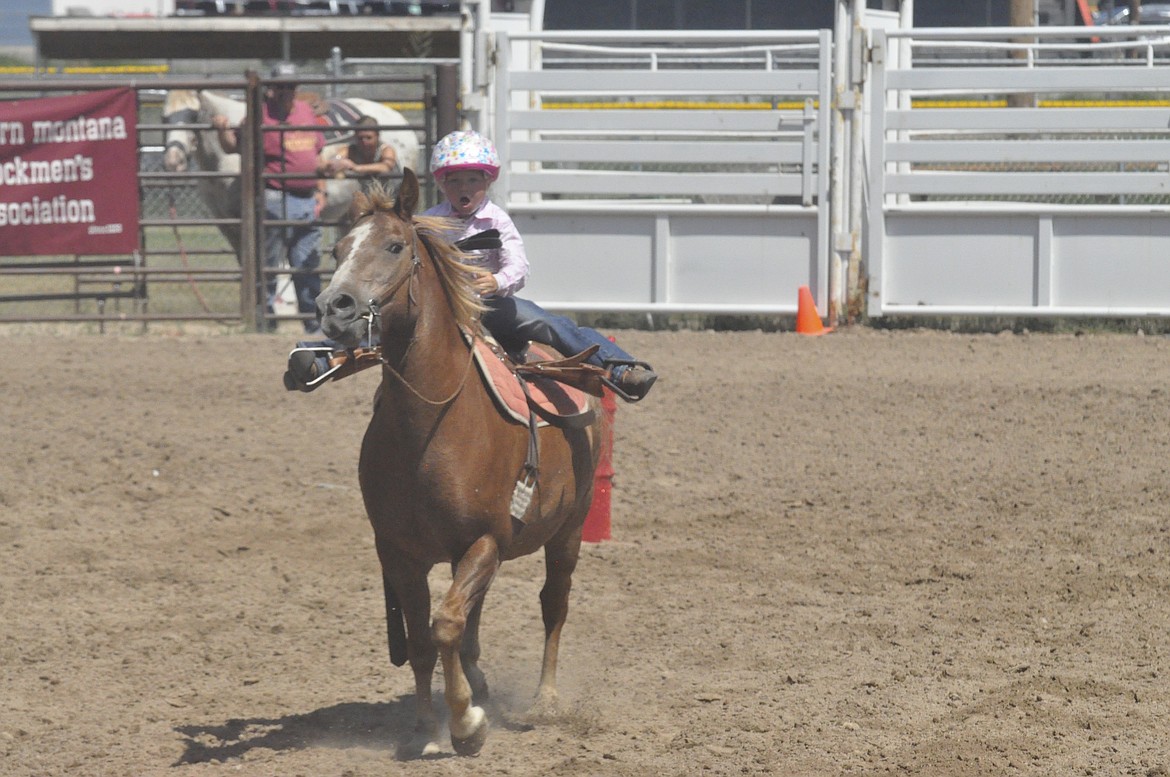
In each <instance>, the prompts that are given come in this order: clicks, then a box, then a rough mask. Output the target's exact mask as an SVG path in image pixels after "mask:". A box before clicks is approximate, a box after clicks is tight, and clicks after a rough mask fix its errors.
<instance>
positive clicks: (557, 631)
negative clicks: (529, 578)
mask: <svg viewBox="0 0 1170 777" xmlns="http://www.w3.org/2000/svg"><path fill="white" fill-rule="evenodd" d="M580 552H581V527H580V526H579V525H576V526H574V525H572V524H566V525H565V526H563V527H561V530H560V531H559V532H557V533H556V535H554V536H553V538H552V539H551V540H549V541H548V543H547V544H545V546H544V587H543V588H541V589H540V614H541V617H542V619H543V620H544V660H543V661H542V662H541V665H540V685H539V686H538V687H537V689H536V702H535V703H534V704H533V707H532V710H531V711H530V714H532V715H536V716H540V715H547V714H551V713H553V712H555V710H556V704H557V656H558V654H559V652H560V646H561V630H562V629H563V628H564V626H565V619H566V618H567V617H568V615H569V589H571V588H572V586H573V571H574V570H575V569H576V568H577V557H578V555H579V554H580Z"/></svg>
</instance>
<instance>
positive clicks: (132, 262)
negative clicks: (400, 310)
mask: <svg viewBox="0 0 1170 777" xmlns="http://www.w3.org/2000/svg"><path fill="white" fill-rule="evenodd" d="M438 70H439V67H438V66H435V67H432V68H430V69H429V71H428V70H426V69H423V70H422V71H421V72H419V73H418V74H417V75H409V76H404V75H401V74H386V75H376V76H375V75H352V76H335V77H320V76H305V77H303V78H301V79H300V82H301V86H302V89H305V90H316V91H320V92H321V93H322V94H324V93H325V92H328V93H329V94H330V95H332V96H337V97H345V96H347V95H349V94H360V95H361V96H365V97H369V98H370V99H375V100H379V101H383V102H386V103H390V104H398V103H406V104H407V105H408V107H407V108H404V110H403V111H402V112H403V113H404V115H405V116H406V118H407V121H408V122H410V123H409V124H408V125H407V126H406V127H405V129H408V130H413V131H414V132H416V133H417V134H418V136H419V139H420V144H419V145H420V147H421V148H423V149H428V150H429V148H430V146H431V145H432V144H433V143H434V140H435V138H436V136H437V134H438V133H439V132H440V131H445V130H446V129H447V127H442V128H440V127H439V126H438V117H439V114H440V113H443V114H444V115H445V116H448V117H449V116H452V115H453V114H454V105H455V101H456V93H455V92H456V90H455V86H454V77H453V75H454V74H453V72H451V73H448V74H446V75H443V76H441V75H440V73H439V72H438ZM452 71H453V68H452ZM122 87H129V88H132V89H134V90H136V91H137V93H138V97H139V120H138V127H137V129H138V143H139V159H140V168H139V172H138V183H139V188H138V191H137V192H111V193H110V196H119V197H131V196H135V197H138V198H139V202H140V206H141V207H140V210H141V219H140V226H139V231H140V235H139V246H140V248H139V250H138V251H136V252H134V253H133V254H132V255H130V256H124V257H123V256H102V257H94V256H76V257H35V258H29V257H3V258H0V322H24V321H68V322H98V323H100V324H105V323H106V322H110V321H135V322H143V323H146V322H157V321H214V322H222V323H239V322H243V323H244V324H245V325H247V326H248V327H250V328H253V327H255V328H262V327H263V326H264V325H265V324H266V322H272V321H276V320H280V319H281V318H286V319H293V318H301V316H299V315H298V316H274V315H273V314H272V313H271V312H269V311H267V310H266V309H265V305H264V304H263V301H264V299H265V293H264V286H265V281H266V280H267V279H268V278H270V277H271V276H273V275H276V274H278V273H280V272H281V270H280V268H268V267H265V266H264V261H263V250H262V245H263V242H262V239H261V235H262V234H263V231H264V228H265V225H264V220H263V219H264V216H263V212H264V210H263V199H262V196H257V195H258V194H259V195H262V194H263V191H262V189H263V180H264V176H263V174H262V171H261V166H260V165H257V164H255V160H256V158H257V157H256V154H257V150H258V148H259V143H258V140H259V137H260V130H259V126H258V121H259V119H258V116H259V110H258V106H259V104H260V100H261V94H262V91H263V88H264V83H263V80H262V79H260V78H259V77H257V76H252V77H250V78H248V79H241V78H234V79H218V80H215V79H201V80H183V79H167V80H156V79H150V80H149V81H147V82H145V83H143V82H142V81H141V80H138V81H135V80H126V79H124V78H121V79H105V78H102V79H76V78H72V79H53V78H48V77H44V76H41V77H39V78H38V79H37V80H36V81H35V82H33V81H31V80H21V81H9V82H5V83H2V84H0V99H5V100H16V99H29V98H33V97H37V96H41V95H43V94H45V93H66V92H83V91H91V90H101V89H112V88H122ZM168 89H196V90H197V89H210V90H216V91H221V92H225V93H229V94H232V95H234V96H236V97H239V98H241V99H242V100H243V101H245V102H246V103H247V104H249V105H252V106H254V110H253V111H252V116H253V118H254V121H253V122H251V123H247V124H246V126H245V127H244V131H243V132H242V133H241V149H240V151H241V153H240V158H241V161H242V165H241V167H242V170H241V171H240V172H230V173H221V172H216V171H207V170H191V171H186V172H181V173H178V172H167V171H165V170H163V169H162V167H161V151H162V149H163V146H164V144H165V140H164V138H165V133H166V132H167V131H168V130H172V129H176V128H186V129H191V130H195V131H202V130H207V129H209V128H210V125H209V124H206V123H202V124H200V123H186V124H166V123H163V121H162V117H161V102H162V97H161V95H162V94H163V93H165V91H166V90H168ZM440 91H443V94H442V95H440ZM443 105H445V106H446V110H445V111H442V112H441V111H439V106H443ZM448 122H450V119H448ZM421 162H422V160H421V159H420V160H403V163H404V164H407V165H409V166H412V167H417V166H418V165H419V164H420V163H421ZM223 177H238V178H239V190H240V202H241V203H242V205H243V207H242V208H241V209H240V210H239V215H238V216H231V217H226V218H222V217H221V218H217V217H215V216H214V215H212V213H211V211H210V209H209V208H208V205H207V203H206V202H204V201H201V199H200V197H199V196H198V195H197V194H196V187H197V185H198V183H199V182H200V181H201V180H205V179H208V178H223ZM249 204H250V207H249ZM318 223H320V224H322V226H325V227H329V226H332V224H331V223H329V222H318ZM216 228H228V229H233V230H238V232H239V234H240V239H239V251H238V254H237V252H236V251H235V250H233V249H232V248H231V247H230V246H229V245H228V244H227V242H226V241H225V240H223V239H222V238H221V237H220V236H219V235H218V232H217V229H216ZM326 248H327V246H326ZM323 253H324V254H327V253H328V252H327V251H324V252H323ZM330 270H331V268H329V267H323V268H321V270H320V271H319V272H320V273H321V274H326V275H327V274H328V273H329V272H330ZM284 272H287V270H284Z"/></svg>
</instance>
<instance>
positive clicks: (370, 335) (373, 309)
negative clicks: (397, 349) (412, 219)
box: [362, 226, 475, 407]
mask: <svg viewBox="0 0 1170 777" xmlns="http://www.w3.org/2000/svg"><path fill="white" fill-rule="evenodd" d="M411 234H412V236H413V237H414V244H413V245H412V246H411V251H412V256H411V263H410V270H409V271H408V272H406V273H405V274H403V276H402V277H401V278H399V279H398V280H397V281H395V283H394V285H392V286H391V287H390V289H389V290H388V291H386V292H385V293H383V294H382V295H381V296H380V297H375V298H373V299H371V300H370V301H369V303H367V305H368V307H367V312H366V314H365V315H364V316H362V318H364V319H365V320H366V327H367V334H366V337H367V342H369V343H371V344H372V343H373V342H374V330H375V323H374V322H375V321H379V320H381V318H382V308H384V307H386V306H387V305H389V304H390V302H391V300H392V299H393V297H394V295H395V294H397V293H398V290H399V289H401V288H402V286H403V284H405V283H407V282H408V281H409V282H413V281H414V279H415V278H416V277H417V275H418V271H419V268H421V267H422V261H421V260H420V259H419V255H418V243H419V238H418V232H417V231H416V229H415V228H414V227H413V226H412V227H411ZM422 242H423V245H427V243H426V240H423V241H422ZM427 249H428V250H430V246H427ZM407 296H408V298H409V299H410V300H411V301H413V300H414V294H413V293H412V291H411V287H409V286H408V287H407ZM413 347H414V340H411V342H410V345H408V346H407V348H406V353H405V354H403V356H402V362H403V363H404V364H405V362H406V357H407V356H408V355H409V354H410V349H411V348H413ZM376 349H377V350H376V353H377V355H378V361H380V362H382V364H383V365H384V366H385V367H386V370H387V371H388V372H389V373H390V374H391V375H393V376H394V377H395V378H396V379H397V380H398V382H399V383H401V384H402V385H403V386H405V387H406V388H407V390H409V391H410V393H411V394H414V396H415V397H417V398H418V399H419V400H421V401H422V402H424V403H426V404H428V405H432V406H435V407H440V406H442V405H446V404H450V403H451V402H453V401H455V398H456V397H458V396H459V395H460V394H461V393H462V392H463V388H464V386H466V385H467V376H468V375H470V374H471V363H472V361H474V359H475V348H472V347H469V348H468V349H467V364H466V365H464V367H463V377H461V378H460V379H459V385H457V386H456V387H455V391H453V392H452V393H451V395H450V396H448V397H446V398H445V399H428V398H427V397H424V396H423V395H422V394H421V393H419V391H418V389H416V388H415V387H414V386H412V385H410V381H408V380H407V379H406V378H405V377H404V376H403V375H402V373H401V372H400V371H399V369H400V368H399V369H396V368H395V367H394V365H392V364H391V363H390V362H389V361H387V360H386V357H385V356H384V355H383V353H382V348H381V346H376Z"/></svg>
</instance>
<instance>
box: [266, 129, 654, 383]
mask: <svg viewBox="0 0 1170 777" xmlns="http://www.w3.org/2000/svg"><path fill="white" fill-rule="evenodd" d="M430 168H431V174H432V175H434V177H435V182H436V183H437V184H438V186H439V189H440V190H441V191H442V192H443V196H444V201H443V202H441V203H439V204H438V205H436V206H435V207H433V208H431V209H429V210H427V211H426V212H425V213H424V214H423V215H426V216H444V217H447V218H450V219H452V220H453V221H454V223H455V224H456V225H457V229H458V232H457V234H455V235H453V240H459V239H462V238H466V237H469V236H471V235H475V234H478V233H480V232H484V231H486V230H489V229H495V230H498V231H499V234H500V240H501V246H500V247H499V248H493V249H488V250H486V251H481V252H475V253H473V255H472V258H471V259H470V260H469V261H468V263H469V264H472V265H474V266H477V267H479V268H481V269H480V270H479V272H478V273H477V274H476V278H475V286H476V288H477V290H478V291H479V293H480V295H481V297H482V301H483V303H484V304H485V305H486V306H487V310H486V311H485V312H484V314H483V316H482V318H481V323H482V324H483V326H484V328H485V329H487V330H488V332H489V333H490V334H491V335H492V337H494V338H495V339H496V340H497V341H498V342H499V343H500V345H502V346H503V347H504V348H505V349H506V350H508V351H509V352H511V353H519V352H521V351H523V350H524V348H525V346H526V345H527V343H528V342H529V341H533V342H539V343H545V344H547V345H551V346H552V347H553V348H556V349H557V350H558V351H560V352H561V353H562V354H564V355H566V356H571V355H574V354H577V353H580V352H582V351H584V350H586V349H588V348H590V347H592V346H594V345H596V346H598V349H597V351H596V353H594V354H593V355H592V356H590V357H589V359H588V360H587V361H588V362H589V363H591V364H594V365H596V366H598V367H603V368H608V369H609V371H610V372H609V378H610V380H611V381H612V382H613V383H614V385H616V386H617V387H618V388H619V389H620V390H621V392H622V393H623V394H624V395H625V398H628V399H630V400H631V401H637V400H640V399H642V398H643V397H645V396H646V394H647V393H648V392H649V391H650V388H651V387H652V386H653V385H654V382H655V381H656V380H657V379H658V375H657V374H656V373H655V372H654V371H653V370H650V369H648V368H647V367H645V366H642V365H641V364H639V363H637V360H636V359H634V357H632V356H631V355H630V354H628V353H626V351H624V350H622V349H621V348H619V347H618V346H617V345H615V344H614V343H613V342H612V341H611V340H610V339H609V338H607V337H605V336H604V335H602V334H601V333H600V332H598V331H597V330H595V329H590V328H588V327H579V326H577V325H576V324H575V323H574V322H573V321H572V320H570V319H568V318H566V317H564V316H558V315H554V314H552V313H549V312H548V311H546V310H545V309H544V308H542V307H540V306H539V305H537V304H536V303H535V302H532V301H531V300H528V299H523V298H521V297H517V296H515V294H516V292H517V291H519V290H520V289H521V288H523V286H524V283H525V282H526V281H527V280H528V258H527V255H526V254H525V252H524V242H523V241H522V240H521V238H520V233H519V232H518V231H517V230H516V225H515V224H514V223H513V221H512V218H511V217H510V216H509V215H508V214H507V213H506V212H505V211H504V209H503V208H501V207H499V206H498V205H496V204H495V203H493V202H492V201H491V200H490V199H489V198H488V193H487V192H488V187H489V185H490V184H491V182H492V181H494V180H495V179H496V177H497V176H498V175H499V172H500V157H499V154H498V153H497V152H496V149H495V146H494V145H493V144H492V142H491V141H490V140H488V139H487V138H485V137H484V136H482V135H480V134H479V133H477V132H470V131H457V132H452V133H450V134H449V135H447V136H445V137H444V138H443V139H442V140H440V141H439V142H438V143H437V144H436V145H435V150H434V153H433V154H432V156H431V165H430ZM298 356H300V357H301V358H300V359H297V358H296V357H298ZM321 361H323V360H322V359H321V358H320V357H318V359H317V360H314V359H313V358H312V355H311V353H309V352H303V353H301V354H298V353H296V352H294V354H293V357H291V358H290V360H289V375H290V376H291V381H289V380H286V385H288V384H289V383H290V382H291V383H292V385H289V388H302V389H304V388H305V387H306V386H307V384H310V383H312V382H313V381H314V380H315V378H316V377H317V376H318V375H321V374H324V369H327V366H325V367H324V369H323V365H322V364H321V363H319V362H321ZM294 362H297V363H296V364H294Z"/></svg>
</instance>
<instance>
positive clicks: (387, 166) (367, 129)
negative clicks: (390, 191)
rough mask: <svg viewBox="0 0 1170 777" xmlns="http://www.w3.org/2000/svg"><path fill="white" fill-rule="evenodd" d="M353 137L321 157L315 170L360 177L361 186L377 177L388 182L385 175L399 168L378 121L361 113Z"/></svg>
mask: <svg viewBox="0 0 1170 777" xmlns="http://www.w3.org/2000/svg"><path fill="white" fill-rule="evenodd" d="M354 127H355V132H354V136H353V141H352V142H350V143H348V144H346V145H345V146H343V147H342V148H341V149H339V150H338V151H337V153H336V154H327V155H323V156H322V157H321V161H320V164H319V165H318V167H317V172H318V173H320V174H321V175H323V176H328V177H330V178H362V179H364V180H363V183H362V188H363V189H365V188H366V187H367V186H368V185H369V184H370V183H372V182H374V181H377V182H378V183H380V184H382V185H383V186H388V184H389V181H388V177H389V176H390V174H391V173H393V172H394V171H395V170H396V169H397V168H398V154H396V153H395V152H394V147H393V146H391V145H390V144H389V143H383V142H382V138H381V136H380V135H379V134H378V129H377V128H378V122H377V120H376V119H374V118H373V117H371V116H362V117H361V118H359V119H358V120H357V123H356V124H355V125H354Z"/></svg>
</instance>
